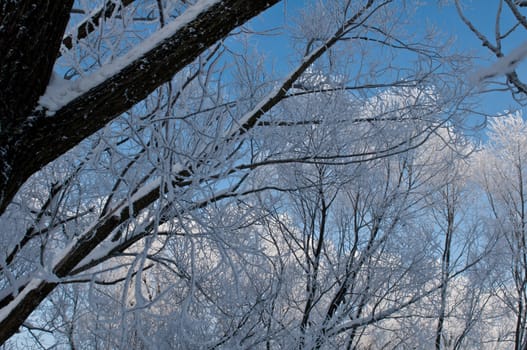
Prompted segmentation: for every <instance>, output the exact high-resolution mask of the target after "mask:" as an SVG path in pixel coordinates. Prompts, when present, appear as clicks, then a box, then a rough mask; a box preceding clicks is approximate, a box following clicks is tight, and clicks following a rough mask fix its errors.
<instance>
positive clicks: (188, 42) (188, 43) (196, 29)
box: [0, 0, 280, 213]
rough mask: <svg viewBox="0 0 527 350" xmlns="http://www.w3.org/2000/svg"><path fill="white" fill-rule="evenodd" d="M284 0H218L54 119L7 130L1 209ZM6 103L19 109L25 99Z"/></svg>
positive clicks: (0, 144)
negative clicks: (44, 171) (48, 168)
mask: <svg viewBox="0 0 527 350" xmlns="http://www.w3.org/2000/svg"><path fill="white" fill-rule="evenodd" d="M279 1H280V0H252V1H244V0H218V1H217V2H215V3H213V4H212V5H211V6H210V7H208V8H206V9H205V10H204V11H203V12H201V13H199V14H198V15H197V16H196V17H195V18H193V19H191V20H190V21H189V22H188V23H183V24H182V25H181V27H180V28H179V29H178V30H176V31H175V32H174V33H173V35H171V36H170V37H168V38H166V39H165V40H163V41H161V42H159V43H158V45H156V46H154V47H153V48H152V49H150V50H149V51H148V52H145V53H144V54H142V55H141V56H140V57H138V58H137V59H135V60H133V61H131V62H129V64H127V65H126V66H125V67H123V68H122V69H121V70H120V71H119V72H118V73H116V74H114V75H113V76H110V77H109V78H108V79H106V80H104V81H102V82H101V83H99V84H98V85H96V86H94V87H93V88H91V89H90V90H89V91H87V92H85V93H83V94H81V95H80V96H78V97H77V98H75V99H74V100H72V101H70V102H69V103H67V104H66V105H64V106H62V108H60V109H59V110H57V111H56V112H55V113H54V116H53V117H49V116H48V115H47V112H48V111H46V110H40V111H38V112H35V113H34V114H35V115H33V116H31V118H27V119H26V120H25V121H24V123H17V125H14V127H13V126H11V127H9V128H8V129H4V128H3V129H2V130H1V133H2V135H3V136H2V137H1V138H0V175H2V176H0V191H1V192H0V213H2V212H3V211H4V210H5V208H6V207H7V205H8V204H9V202H10V201H11V199H12V198H13V196H14V195H15V194H16V192H17V191H18V189H19V188H20V186H21V185H22V184H23V183H24V182H25V181H26V180H27V179H28V178H29V177H30V176H31V175H32V174H33V173H35V172H37V171H38V170H39V169H41V168H42V167H43V166H44V165H46V164H47V163H49V162H51V161H53V160H55V159H57V158H58V157H59V156H61V155H62V154H64V153H65V152H67V151H68V150H70V149H71V148H73V147H74V146H76V145H77V144H78V143H79V142H81V141H82V140H83V139H85V138H86V137H88V136H90V135H92V134H93V133H94V132H96V131H97V130H99V129H101V128H102V127H103V126H104V125H106V124H107V123H108V122H110V121H111V120H112V119H113V118H115V117H117V116H118V115H120V114H121V113H123V112H126V111H127V110H128V109H130V108H131V107H132V106H133V105H135V104H136V103H137V102H139V101H141V100H143V99H144V98H145V97H147V96H148V95H149V94H150V93H151V92H153V91H154V90H155V89H156V88H157V87H158V86H160V85H161V84H163V83H165V82H167V81H169V80H170V79H171V78H172V77H173V76H174V74H176V73H177V72H179V71H180V70H181V69H183V68H184V67H185V66H186V65H188V64H189V63H191V62H192V61H193V60H194V59H195V58H196V57H198V56H199V55H200V54H201V53H202V52H203V51H205V50H206V49H207V48H208V47H210V46H211V45H212V44H214V43H215V42H216V41H218V40H219V39H221V38H223V37H225V36H226V35H227V34H228V33H229V32H230V31H231V30H233V29H234V28H236V27H238V26H239V25H241V24H243V23H244V22H246V21H247V20H249V19H250V18H252V17H254V16H256V15H257V14H258V13H260V12H262V11H264V10H265V9H267V8H268V7H270V6H271V5H273V4H276V3H277V2H279ZM198 4H199V3H198ZM68 11H69V9H68ZM187 11H188V10H187ZM32 25H33V24H32ZM61 35H62V34H61ZM147 41H148V39H147ZM58 43H60V41H58ZM9 44H10V45H8V46H9V48H10V49H12V48H16V44H17V43H9ZM0 47H1V46H0ZM56 52H57V51H54V52H53V55H52V56H53V58H55V57H56ZM49 55H50V53H48V56H49ZM48 59H49V57H48ZM0 77H1V76H0ZM2 78H3V77H2ZM0 80H2V79H0ZM36 98H38V96H37V97H36ZM24 103H25V104H27V101H25V102H24ZM3 104H4V105H5V106H9V107H10V108H16V106H17V105H18V104H20V101H19V100H17V101H16V103H11V102H7V101H6V102H5V103H3ZM13 105H14V107H13ZM0 108H2V106H0ZM26 112H27V113H29V112H28V111H27V109H26ZM4 130H5V133H4Z"/></svg>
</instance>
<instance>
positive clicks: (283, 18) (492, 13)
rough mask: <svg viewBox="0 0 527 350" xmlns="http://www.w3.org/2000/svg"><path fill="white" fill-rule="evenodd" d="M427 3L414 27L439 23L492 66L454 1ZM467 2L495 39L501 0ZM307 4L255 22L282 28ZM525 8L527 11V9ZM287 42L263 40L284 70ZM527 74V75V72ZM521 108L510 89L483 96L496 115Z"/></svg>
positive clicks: (509, 45) (469, 12) (292, 3)
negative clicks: (495, 27)
mask: <svg viewBox="0 0 527 350" xmlns="http://www.w3.org/2000/svg"><path fill="white" fill-rule="evenodd" d="M401 3H402V2H401ZM423 3H424V6H423V7H421V8H420V9H419V10H418V11H417V13H416V17H415V19H414V20H413V21H412V22H413V23H415V27H414V30H416V31H419V30H423V28H425V26H427V25H428V26H435V27H437V30H438V31H439V32H440V33H442V34H443V35H444V37H445V39H447V38H448V37H452V38H454V39H455V43H454V47H455V49H456V50H457V51H458V52H460V53H463V54H470V55H473V56H478V57H481V60H478V61H476V63H475V64H476V66H481V67H488V66H490V65H491V64H492V62H493V61H494V60H495V58H494V56H492V54H491V53H490V51H488V50H487V49H486V48H484V47H483V46H482V45H481V42H480V41H479V40H478V39H477V38H476V37H475V36H474V34H473V33H471V32H470V30H469V29H468V28H467V27H466V26H465V25H464V24H463V23H462V21H461V19H460V18H459V16H458V14H457V12H456V9H455V7H454V4H453V3H452V1H444V0H428V1H424V2H423ZM463 4H464V6H465V10H466V12H465V15H466V16H467V17H468V18H469V19H470V20H471V21H473V23H474V25H476V27H477V28H478V29H479V30H481V31H482V32H483V33H484V34H486V35H489V37H490V38H491V39H492V38H493V37H494V24H495V22H496V9H497V4H498V1H497V0H464V1H463ZM303 6H305V2H304V1H302V0H286V1H283V2H281V3H279V4H278V5H275V6H274V7H273V8H272V9H270V10H268V11H267V12H266V13H265V14H264V15H263V16H260V17H259V18H258V19H257V20H256V21H255V22H254V25H255V26H256V27H257V28H258V29H263V28H267V29H269V28H273V27H276V28H280V27H282V26H283V25H284V24H285V23H288V22H290V21H291V20H293V19H294V16H295V13H296V12H297V11H298V10H299V9H301V8H302V7H303ZM503 12H504V14H508V13H509V11H508V10H507V9H505V8H504V11H503ZM525 12H526V14H527V10H525ZM513 23H515V20H514V19H513V18H512V15H509V16H504V18H503V19H502V26H503V27H509V26H510V25H512V24H513ZM520 33H521V31H520ZM521 34H523V33H521ZM512 39H513V40H509V41H507V42H504V48H505V51H506V52H508V51H510V50H512V49H514V48H515V47H517V46H519V45H521V44H522V43H523V42H524V41H527V36H526V38H525V39H523V38H522V37H521V35H516V37H513V38H512ZM284 45H287V43H286V42H284V40H282V39H280V38H278V37H277V36H269V37H268V39H267V40H262V41H259V49H261V50H263V51H264V52H266V53H267V54H268V60H269V64H273V63H274V66H275V68H276V69H277V70H278V71H280V72H282V71H281V69H287V66H288V65H289V64H291V63H292V61H293V60H291V59H290V58H289V57H288V50H287V49H284ZM526 66H527V65H526V64H525V63H524V64H523V65H520V67H519V70H518V73H519V74H520V76H522V72H523V73H525V72H526ZM476 68H477V67H476ZM525 75H526V76H527V74H525ZM520 108H521V106H520V105H518V104H517V103H516V102H515V101H514V100H513V98H512V97H511V95H510V94H509V93H507V92H499V93H489V94H485V95H484V96H482V98H481V104H480V110H481V111H484V112H485V113H488V114H489V115H495V114H498V113H500V112H503V111H504V110H516V109H520Z"/></svg>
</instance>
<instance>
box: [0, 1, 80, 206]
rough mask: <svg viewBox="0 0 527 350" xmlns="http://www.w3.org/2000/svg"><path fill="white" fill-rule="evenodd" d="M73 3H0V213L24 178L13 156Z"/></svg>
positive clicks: (55, 54)
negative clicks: (0, 88) (0, 89)
mask: <svg viewBox="0 0 527 350" xmlns="http://www.w3.org/2000/svg"><path fill="white" fill-rule="evenodd" d="M72 6H73V0H67V1H57V0H48V1H38V0H21V1H2V3H1V5H0V53H1V54H0V83H1V84H2V85H1V86H2V91H1V93H0V213H2V212H3V210H4V209H5V207H6V206H7V203H8V202H9V201H10V200H11V199H12V197H13V196H14V194H15V193H16V192H17V190H18V188H19V187H20V186H21V185H22V183H23V182H24V181H25V180H26V179H27V177H29V176H20V175H21V174H20V173H23V172H21V171H20V170H19V169H16V168H24V167H26V166H27V165H28V164H27V161H28V160H26V162H23V163H22V164H15V162H16V161H18V160H19V159H17V158H16V157H14V156H13V153H14V152H15V151H16V148H17V147H19V141H20V137H21V136H22V134H23V129H24V128H25V127H26V126H25V125H27V124H29V123H30V122H31V120H30V119H29V117H30V116H31V114H32V112H33V110H34V109H35V107H36V105H37V102H38V99H39V97H40V96H41V95H42V94H43V93H44V91H45V90H46V86H47V85H48V82H49V79H50V76H51V72H52V70H53V64H54V63H55V58H56V57H57V53H58V52H59V48H60V44H61V41H62V36H63V35H64V30H65V28H66V25H67V24H68V21H69V15H70V10H71V7H72Z"/></svg>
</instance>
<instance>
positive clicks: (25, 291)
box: [0, 278, 43, 322]
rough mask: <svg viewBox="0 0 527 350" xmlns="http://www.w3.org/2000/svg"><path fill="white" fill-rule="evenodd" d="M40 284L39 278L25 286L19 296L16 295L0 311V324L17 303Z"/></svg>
mask: <svg viewBox="0 0 527 350" xmlns="http://www.w3.org/2000/svg"><path fill="white" fill-rule="evenodd" d="M42 282H43V280H41V279H40V278H34V279H33V280H31V282H29V283H28V284H27V286H26V287H25V288H24V289H23V290H22V292H20V294H18V295H17V296H16V297H15V299H14V300H12V301H11V302H10V303H9V304H7V305H6V306H4V307H3V308H1V309H0V322H1V321H3V320H5V319H6V318H8V317H9V314H10V313H11V311H13V309H14V308H15V307H16V306H17V305H18V303H20V302H21V301H22V300H23V299H24V298H25V297H26V296H27V294H28V293H29V292H30V291H32V290H33V289H36V288H37V287H38V286H39V284H40V283H42Z"/></svg>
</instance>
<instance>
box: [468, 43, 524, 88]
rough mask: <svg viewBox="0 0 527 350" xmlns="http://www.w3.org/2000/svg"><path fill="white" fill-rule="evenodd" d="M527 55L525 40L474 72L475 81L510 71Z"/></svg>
mask: <svg viewBox="0 0 527 350" xmlns="http://www.w3.org/2000/svg"><path fill="white" fill-rule="evenodd" d="M526 57H527V42H524V43H523V44H521V45H520V46H518V47H517V48H516V49H514V50H513V51H512V52H511V53H510V54H508V55H506V56H503V57H501V58H499V59H498V60H497V61H496V63H494V64H493V65H492V66H490V67H487V68H484V69H481V70H479V71H478V72H477V74H476V81H477V82H481V81H483V80H485V79H489V78H493V77H496V76H498V75H505V74H508V73H511V72H512V71H514V70H515V69H516V67H518V65H519V64H520V63H521V62H522V61H523V60H524V59H525V58H526Z"/></svg>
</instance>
